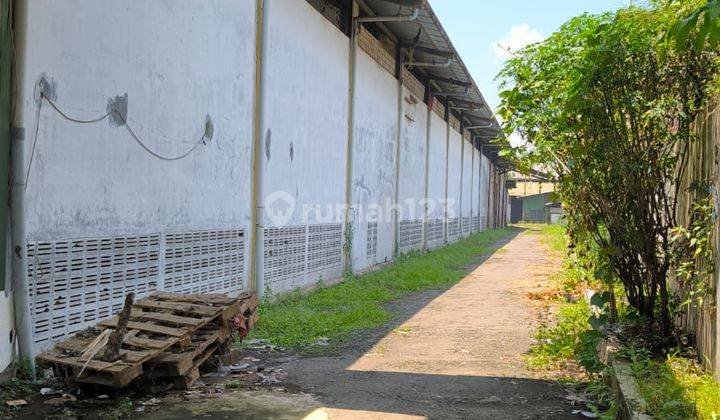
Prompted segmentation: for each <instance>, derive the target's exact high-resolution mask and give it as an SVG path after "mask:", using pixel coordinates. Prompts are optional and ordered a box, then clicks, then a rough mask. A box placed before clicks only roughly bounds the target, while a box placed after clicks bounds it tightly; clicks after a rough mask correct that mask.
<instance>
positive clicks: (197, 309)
mask: <svg viewBox="0 0 720 420" xmlns="http://www.w3.org/2000/svg"><path fill="white" fill-rule="evenodd" d="M253 299H254V301H255V302H256V301H257V298H256V297H255V296H254V295H250V294H243V295H241V296H239V297H238V298H230V297H228V296H226V295H218V294H212V295H187V296H182V295H175V294H171V293H157V294H154V295H152V296H150V297H148V298H145V299H142V300H139V301H138V302H135V303H134V304H133V307H132V311H131V313H130V320H129V322H128V327H127V328H128V332H127V334H126V335H125V338H124V339H123V344H122V348H121V351H120V356H121V357H120V359H119V360H118V361H116V362H113V363H107V362H103V361H100V360H89V361H87V360H82V359H81V354H82V353H83V351H85V349H87V348H88V346H89V345H90V343H91V342H92V341H93V340H95V338H97V336H98V335H99V334H101V333H102V331H103V330H105V329H114V328H115V327H116V325H117V322H118V317H117V316H113V317H111V318H109V319H106V320H104V321H102V322H100V323H99V324H98V325H97V328H94V329H90V330H87V331H84V332H82V333H80V334H77V335H76V336H74V337H71V338H69V339H67V340H65V341H63V342H61V343H58V344H57V345H56V346H55V348H53V349H52V350H50V351H48V352H46V353H43V354H41V355H40V356H38V358H39V359H40V361H41V362H44V363H46V364H50V365H56V366H63V367H64V368H65V369H66V370H68V371H70V372H72V373H73V376H74V377H73V378H72V379H74V380H75V381H77V382H82V383H91V384H99V385H105V386H110V387H115V388H122V387H125V386H127V385H129V384H130V382H132V381H133V380H134V379H135V378H137V377H138V376H140V375H141V374H142V372H143V367H142V366H143V364H144V363H145V362H147V361H149V360H152V359H155V358H157V357H159V356H161V355H163V354H164V352H165V351H167V350H168V349H170V348H171V347H174V346H175V347H176V348H178V349H183V350H184V349H188V348H193V347H195V346H196V344H197V343H193V339H192V337H193V333H195V332H196V331H198V330H200V329H202V328H203V327H205V326H208V324H210V323H211V322H213V321H215V323H216V325H217V326H218V327H222V326H224V325H225V324H226V323H227V320H229V319H230V318H232V317H233V316H235V315H236V314H238V313H242V312H241V311H242V310H243V309H246V307H247V308H248V309H252V311H254V308H255V307H256V306H257V304H256V303H255V306H252V305H253ZM248 301H250V305H247V304H246V303H247V302H248ZM220 329H222V328H220ZM225 330H226V331H227V334H228V335H229V330H227V329H225ZM223 334H224V333H223ZM101 353H102V351H101V352H99V353H97V354H96V358H97V357H99V356H100V354H101ZM80 372H82V374H80Z"/></svg>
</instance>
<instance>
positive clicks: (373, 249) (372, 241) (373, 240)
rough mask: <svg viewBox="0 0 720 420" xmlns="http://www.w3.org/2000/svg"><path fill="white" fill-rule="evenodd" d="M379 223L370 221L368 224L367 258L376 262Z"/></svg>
mask: <svg viewBox="0 0 720 420" xmlns="http://www.w3.org/2000/svg"><path fill="white" fill-rule="evenodd" d="M377 241H378V224H377V222H370V223H368V224H367V241H366V242H367V244H366V247H367V254H366V255H367V259H368V260H369V261H371V262H374V261H375V260H376V259H377V243H378V242H377Z"/></svg>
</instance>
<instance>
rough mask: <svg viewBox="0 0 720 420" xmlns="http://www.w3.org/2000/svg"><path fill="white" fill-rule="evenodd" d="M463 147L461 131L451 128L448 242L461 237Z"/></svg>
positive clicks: (448, 181)
mask: <svg viewBox="0 0 720 420" xmlns="http://www.w3.org/2000/svg"><path fill="white" fill-rule="evenodd" d="M462 147H463V140H462V137H461V136H460V133H459V132H458V131H457V130H455V129H454V128H450V142H449V147H448V180H447V183H448V209H449V210H448V220H447V231H448V233H447V238H448V242H455V241H456V240H457V239H458V238H459V237H460V218H461V208H460V207H461V195H462V167H461V164H462V160H463V156H462Z"/></svg>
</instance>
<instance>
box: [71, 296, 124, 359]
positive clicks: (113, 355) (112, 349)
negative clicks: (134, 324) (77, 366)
mask: <svg viewBox="0 0 720 420" xmlns="http://www.w3.org/2000/svg"><path fill="white" fill-rule="evenodd" d="M133 300H135V293H133V292H130V293H128V294H127V295H125V303H124V304H123V308H122V311H120V314H119V315H118V316H117V321H116V323H115V331H113V332H112V333H110V335H109V336H108V339H107V345H104V347H105V353H104V354H103V355H102V357H101V359H102V360H104V361H106V362H114V361H116V360H118V358H119V357H120V349H121V348H122V344H123V339H124V338H125V334H126V333H127V329H128V322H129V321H130V311H131V310H132V306H133ZM103 334H105V332H104V331H103ZM93 351H95V353H97V350H93ZM83 355H84V354H83ZM93 355H94V353H93ZM90 358H92V356H90Z"/></svg>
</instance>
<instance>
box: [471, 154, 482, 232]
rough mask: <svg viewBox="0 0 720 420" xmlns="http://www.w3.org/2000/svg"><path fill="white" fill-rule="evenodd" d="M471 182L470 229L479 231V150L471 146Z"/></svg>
mask: <svg viewBox="0 0 720 420" xmlns="http://www.w3.org/2000/svg"><path fill="white" fill-rule="evenodd" d="M472 153H473V172H472V173H473V182H472V195H473V209H472V223H471V226H472V231H473V232H478V231H480V209H481V207H482V203H481V202H480V165H481V162H480V151H479V150H478V149H477V148H475V147H473V149H472Z"/></svg>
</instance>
